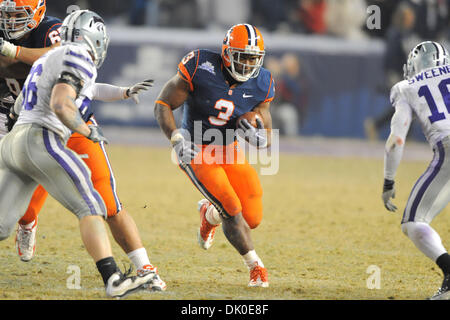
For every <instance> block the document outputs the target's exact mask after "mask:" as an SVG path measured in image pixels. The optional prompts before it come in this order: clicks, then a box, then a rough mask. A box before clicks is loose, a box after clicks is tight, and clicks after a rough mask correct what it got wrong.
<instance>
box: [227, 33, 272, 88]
mask: <svg viewBox="0 0 450 320" xmlns="http://www.w3.org/2000/svg"><path fill="white" fill-rule="evenodd" d="M264 55H265V51H264V40H263V37H262V35H261V32H259V30H258V29H256V27H254V26H252V25H250V24H237V25H234V26H232V27H231V28H230V29H229V30H228V32H227V34H226V35H225V38H224V39H223V44H222V61H223V64H224V66H225V68H226V69H227V71H228V72H229V73H230V75H231V76H232V77H233V78H234V79H235V80H236V81H239V82H244V81H247V80H248V79H250V78H255V77H257V76H258V74H259V70H260V69H261V66H262V64H263V59H264Z"/></svg>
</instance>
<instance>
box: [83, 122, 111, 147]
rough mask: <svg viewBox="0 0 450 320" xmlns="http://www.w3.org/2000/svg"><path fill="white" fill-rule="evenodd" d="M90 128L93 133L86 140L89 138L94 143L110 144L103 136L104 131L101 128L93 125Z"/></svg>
mask: <svg viewBox="0 0 450 320" xmlns="http://www.w3.org/2000/svg"><path fill="white" fill-rule="evenodd" d="M88 127H89V129H91V133H90V134H89V136H87V137H86V138H88V139H89V140H91V141H93V142H104V143H106V144H107V143H108V139H106V138H105V136H104V135H103V131H102V129H100V127H98V126H95V125H93V124H89V125H88Z"/></svg>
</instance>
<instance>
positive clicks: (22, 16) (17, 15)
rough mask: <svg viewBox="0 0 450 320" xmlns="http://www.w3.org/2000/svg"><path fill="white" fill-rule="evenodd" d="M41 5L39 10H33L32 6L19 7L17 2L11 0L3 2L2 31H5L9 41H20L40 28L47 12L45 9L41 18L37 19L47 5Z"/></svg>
mask: <svg viewBox="0 0 450 320" xmlns="http://www.w3.org/2000/svg"><path fill="white" fill-rule="evenodd" d="M41 3H42V2H40V7H38V8H33V7H32V6H30V5H23V6H17V5H16V2H15V1H10V0H6V1H3V2H2V3H1V4H0V13H1V14H0V30H2V31H3V33H4V34H5V36H6V38H7V39H9V40H14V39H20V38H22V37H23V36H24V35H25V34H27V33H28V32H30V31H31V30H33V29H34V28H36V27H37V26H38V24H39V23H40V22H41V20H42V18H43V17H44V15H43V13H44V12H45V7H44V12H40V14H42V15H41V18H39V17H37V18H36V19H35V15H36V12H37V11H38V10H40V9H41V7H42V6H43V5H44V4H45V3H44V4H41ZM38 20H39V21H38Z"/></svg>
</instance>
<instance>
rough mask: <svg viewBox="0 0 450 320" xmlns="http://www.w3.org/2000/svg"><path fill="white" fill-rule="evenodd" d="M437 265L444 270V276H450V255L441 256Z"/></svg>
mask: <svg viewBox="0 0 450 320" xmlns="http://www.w3.org/2000/svg"><path fill="white" fill-rule="evenodd" d="M436 264H437V265H438V266H439V268H441V269H442V272H443V273H444V275H446V274H450V255H449V254H448V253H444V254H442V255H440V256H439V258H437V260H436Z"/></svg>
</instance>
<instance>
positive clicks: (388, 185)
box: [381, 179, 397, 212]
mask: <svg viewBox="0 0 450 320" xmlns="http://www.w3.org/2000/svg"><path fill="white" fill-rule="evenodd" d="M394 184H395V183H394V181H393V180H388V179H384V183H383V194H382V195H381V198H382V199H383V202H384V206H385V207H386V209H388V210H389V211H392V212H394V211H395V210H397V207H396V206H395V205H394V204H393V203H392V202H391V198H395V188H394Z"/></svg>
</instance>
